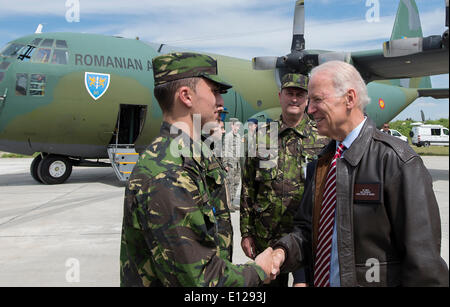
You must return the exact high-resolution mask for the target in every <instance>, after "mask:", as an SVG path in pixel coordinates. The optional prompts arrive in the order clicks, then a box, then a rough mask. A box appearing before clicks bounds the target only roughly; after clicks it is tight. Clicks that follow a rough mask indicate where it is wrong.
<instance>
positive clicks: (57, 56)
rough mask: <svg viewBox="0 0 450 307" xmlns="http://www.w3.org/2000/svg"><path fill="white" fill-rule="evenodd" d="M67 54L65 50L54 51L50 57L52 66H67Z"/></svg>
mask: <svg viewBox="0 0 450 307" xmlns="http://www.w3.org/2000/svg"><path fill="white" fill-rule="evenodd" d="M68 60H69V52H68V51H67V50H61V49H55V50H54V51H53V56H52V64H67V62H68Z"/></svg>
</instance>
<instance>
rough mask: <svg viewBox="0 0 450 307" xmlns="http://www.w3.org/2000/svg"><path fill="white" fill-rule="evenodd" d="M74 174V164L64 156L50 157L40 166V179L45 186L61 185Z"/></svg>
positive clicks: (45, 158) (43, 160)
mask: <svg viewBox="0 0 450 307" xmlns="http://www.w3.org/2000/svg"><path fill="white" fill-rule="evenodd" d="M70 174H72V163H71V162H70V160H69V159H68V158H66V157H64V156H57V155H48V156H46V157H44V159H42V161H41V163H39V166H38V175H39V179H41V181H42V182H43V183H45V184H60V183H63V182H64V181H66V180H67V178H69V176H70Z"/></svg>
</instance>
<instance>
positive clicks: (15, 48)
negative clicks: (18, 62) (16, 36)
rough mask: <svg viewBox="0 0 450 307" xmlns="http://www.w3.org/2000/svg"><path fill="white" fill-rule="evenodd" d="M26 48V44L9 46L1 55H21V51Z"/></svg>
mask: <svg viewBox="0 0 450 307" xmlns="http://www.w3.org/2000/svg"><path fill="white" fill-rule="evenodd" d="M24 46H25V45H24V44H18V43H11V44H8V45H6V47H5V48H3V49H2V50H1V51H0V54H1V55H3V56H6V57H12V56H16V55H17V54H18V53H19V51H20V49H22V48H23V47H24Z"/></svg>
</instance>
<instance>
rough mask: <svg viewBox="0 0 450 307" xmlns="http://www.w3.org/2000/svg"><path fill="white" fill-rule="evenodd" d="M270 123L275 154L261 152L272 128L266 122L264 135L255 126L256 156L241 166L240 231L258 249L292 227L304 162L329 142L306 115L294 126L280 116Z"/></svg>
mask: <svg viewBox="0 0 450 307" xmlns="http://www.w3.org/2000/svg"><path fill="white" fill-rule="evenodd" d="M272 125H275V127H278V135H275V136H276V137H277V139H276V140H275V141H274V143H275V144H273V146H274V147H275V152H274V154H273V152H271V154H270V155H269V156H267V157H263V155H262V154H261V146H267V142H269V141H268V140H269V134H270V129H271V128H270V126H269V125H265V128H267V134H266V136H263V134H261V133H262V132H263V131H261V129H260V128H258V133H257V137H256V139H257V142H256V157H251V156H249V157H247V158H246V159H245V166H244V168H243V178H242V185H243V190H242V192H243V194H242V204H241V235H242V237H246V236H252V237H253V238H254V239H256V240H257V242H256V243H257V247H258V249H261V248H265V247H266V246H269V245H271V244H272V243H274V241H275V240H277V239H279V238H281V237H282V236H283V235H285V234H287V233H289V232H291V231H292V227H293V218H294V214H295V212H296V210H297V209H298V206H299V205H300V201H301V199H302V196H303V190H304V182H305V178H306V164H307V162H310V161H312V160H313V159H316V158H317V154H318V153H319V152H320V150H321V149H322V148H323V146H325V145H326V144H327V143H328V139H326V138H323V137H319V136H318V135H317V129H316V128H315V127H314V125H313V122H312V121H311V120H310V119H309V118H308V117H307V116H306V115H305V116H304V119H303V120H302V121H301V122H300V123H299V124H298V125H297V126H296V127H295V128H289V127H287V126H286V125H285V124H284V123H283V122H282V120H281V118H280V121H278V122H272ZM272 127H273V126H272ZM272 129H273V128H272ZM263 130H264V129H263ZM258 243H259V244H258ZM258 252H260V250H258Z"/></svg>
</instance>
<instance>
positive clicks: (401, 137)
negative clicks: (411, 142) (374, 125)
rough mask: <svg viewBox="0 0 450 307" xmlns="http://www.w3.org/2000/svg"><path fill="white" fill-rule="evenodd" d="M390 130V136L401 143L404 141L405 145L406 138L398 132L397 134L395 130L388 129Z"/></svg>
mask: <svg viewBox="0 0 450 307" xmlns="http://www.w3.org/2000/svg"><path fill="white" fill-rule="evenodd" d="M390 130H391V135H392V136H395V137H396V138H399V139H400V140H402V141H405V142H406V143H408V138H407V137H406V136H404V135H403V134H401V133H400V132H398V131H397V130H395V129H390Z"/></svg>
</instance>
